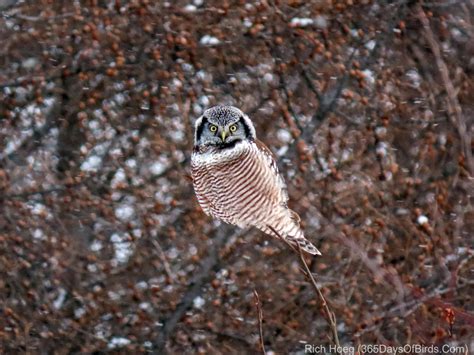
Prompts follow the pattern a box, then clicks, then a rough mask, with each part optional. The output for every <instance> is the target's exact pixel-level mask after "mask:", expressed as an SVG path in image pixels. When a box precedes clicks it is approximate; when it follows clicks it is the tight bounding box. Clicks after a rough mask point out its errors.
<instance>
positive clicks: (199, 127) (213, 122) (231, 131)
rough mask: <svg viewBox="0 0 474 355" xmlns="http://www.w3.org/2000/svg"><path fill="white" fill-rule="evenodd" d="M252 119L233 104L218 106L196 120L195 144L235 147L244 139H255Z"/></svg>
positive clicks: (221, 147)
mask: <svg viewBox="0 0 474 355" xmlns="http://www.w3.org/2000/svg"><path fill="white" fill-rule="evenodd" d="M255 138H256V137H255V128H254V127H253V124H252V122H251V121H250V119H249V118H248V117H247V116H246V115H245V114H244V113H243V112H242V111H240V110H239V109H237V108H235V107H232V106H216V107H213V108H210V109H208V110H206V111H205V112H204V114H203V115H202V116H201V117H200V118H199V119H198V120H197V121H196V135H195V146H216V147H218V148H220V149H225V148H230V147H233V146H234V145H235V144H236V143H238V142H239V141H242V140H253V139H255Z"/></svg>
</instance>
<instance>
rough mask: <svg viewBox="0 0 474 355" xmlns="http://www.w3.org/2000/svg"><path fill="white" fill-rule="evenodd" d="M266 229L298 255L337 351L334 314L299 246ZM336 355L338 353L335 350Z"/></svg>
mask: <svg viewBox="0 0 474 355" xmlns="http://www.w3.org/2000/svg"><path fill="white" fill-rule="evenodd" d="M267 227H268V228H269V229H270V230H271V231H272V232H273V233H275V234H276V235H277V236H278V237H279V238H280V239H281V240H283V241H284V242H285V243H286V244H287V245H288V246H289V247H290V248H291V249H293V250H294V251H295V252H297V253H298V255H299V257H300V260H301V262H302V264H303V266H304V268H305V272H304V273H305V274H306V276H307V277H308V278H309V279H310V281H311V284H312V285H313V287H314V289H315V290H316V293H317V294H318V296H319V299H320V300H321V303H322V306H323V309H324V311H325V313H326V315H327V322H328V324H329V326H330V328H331V333H332V337H333V342H334V344H335V345H336V347H337V349H339V348H340V346H341V344H340V342H339V336H338V334H337V322H336V315H335V313H334V312H333V311H332V310H331V309H330V308H329V305H328V303H327V301H326V298H325V297H324V295H323V293H322V292H321V289H320V288H319V286H318V284H317V283H316V280H315V279H314V276H313V274H312V273H311V270H310V269H309V267H308V264H307V263H306V260H305V259H304V254H303V251H302V250H301V247H300V246H299V244H296V246H293V245H292V244H290V243H289V242H288V241H287V240H286V239H285V238H283V237H282V236H281V235H280V234H279V233H278V232H277V231H276V230H275V229H274V228H273V227H272V226H270V225H267ZM337 353H340V352H339V351H338V350H337Z"/></svg>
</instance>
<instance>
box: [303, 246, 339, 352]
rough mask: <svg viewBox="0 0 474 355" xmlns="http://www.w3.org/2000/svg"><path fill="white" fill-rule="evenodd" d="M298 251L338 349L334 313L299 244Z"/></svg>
mask: <svg viewBox="0 0 474 355" xmlns="http://www.w3.org/2000/svg"><path fill="white" fill-rule="evenodd" d="M298 252H299V256H300V260H301V262H302V263H303V265H304V267H305V271H306V276H308V278H309V279H310V280H311V284H312V285H313V288H314V289H315V291H316V293H317V294H318V296H319V298H320V299H321V303H322V306H323V309H324V311H325V312H326V315H327V320H328V323H329V326H330V328H331V333H332V337H333V341H334V344H335V345H336V347H337V348H338V349H339V348H340V346H341V344H340V343H339V336H338V335H337V323H336V315H335V314H334V312H333V311H332V310H331V309H330V308H329V305H328V303H327V301H326V298H325V297H324V295H323V293H322V292H321V289H320V288H319V286H318V284H317V283H316V280H315V279H314V276H313V274H312V273H311V270H310V269H309V267H308V264H307V263H306V260H305V258H304V255H303V251H302V250H301V248H300V246H299V245H298ZM337 352H338V353H339V351H337Z"/></svg>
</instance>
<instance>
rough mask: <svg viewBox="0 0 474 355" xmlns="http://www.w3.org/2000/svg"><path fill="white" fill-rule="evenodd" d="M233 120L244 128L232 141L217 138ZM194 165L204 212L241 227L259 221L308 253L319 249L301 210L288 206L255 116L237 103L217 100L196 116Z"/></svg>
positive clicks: (316, 252) (282, 182) (193, 173)
mask: <svg viewBox="0 0 474 355" xmlns="http://www.w3.org/2000/svg"><path fill="white" fill-rule="evenodd" d="M213 125H216V126H218V127H219V130H218V131H216V132H215V134H214V136H213V135H212V134H211V133H210V132H207V131H205V134H204V136H206V135H207V137H208V138H204V139H203V138H202V137H203V132H204V130H210V127H211V126H213ZM231 125H237V126H238V129H239V131H237V129H236V132H240V133H236V137H232V140H231V141H230V142H227V140H225V139H223V140H222V141H221V142H220V143H219V141H218V140H216V139H215V136H216V135H217V134H218V133H221V132H222V131H228V129H226V127H229V126H231ZM203 126H204V127H203ZM241 126H242V127H241ZM240 128H242V129H241V130H240ZM231 136H232V134H231ZM229 138H230V137H229ZM191 168H192V176H193V182H194V189H195V192H196V196H197V199H198V201H199V204H200V205H201V207H202V209H203V210H204V212H205V213H206V214H208V215H210V216H212V217H215V218H218V219H220V220H222V221H224V222H226V223H230V224H234V225H237V226H239V227H242V228H245V227H247V226H255V227H257V228H258V229H260V230H262V231H263V232H265V233H267V234H269V235H272V236H274V237H282V238H284V239H285V240H286V241H287V242H289V243H290V244H293V245H296V244H298V245H299V246H300V247H301V249H302V250H305V251H306V252H308V253H310V254H315V255H319V254H320V252H319V251H318V250H317V249H316V247H315V246H314V245H313V244H311V243H310V242H309V241H308V240H307V239H306V238H305V237H304V234H303V231H302V230H301V228H300V225H299V217H298V215H297V214H296V213H295V212H294V211H292V210H290V209H289V208H288V207H287V202H288V195H287V192H286V186H285V183H284V181H283V179H282V177H281V175H280V174H279V173H278V168H277V165H276V162H275V159H274V157H273V154H272V153H271V151H270V150H269V149H268V148H267V147H266V146H265V145H264V144H263V143H262V142H260V141H259V140H257V139H256V134H255V128H254V127H253V124H252V122H251V121H250V119H249V118H248V117H247V116H246V115H244V114H243V113H242V112H241V111H240V110H239V109H237V108H235V107H231V106H217V107H214V108H211V109H208V110H206V111H205V112H204V114H203V115H202V116H201V117H200V118H199V119H198V120H197V121H196V134H195V147H194V152H193V154H192V159H191Z"/></svg>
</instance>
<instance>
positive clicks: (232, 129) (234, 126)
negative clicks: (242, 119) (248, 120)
mask: <svg viewBox="0 0 474 355" xmlns="http://www.w3.org/2000/svg"><path fill="white" fill-rule="evenodd" d="M229 130H230V131H231V132H235V131H237V125H236V124H233V125H232V126H230V127H229Z"/></svg>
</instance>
